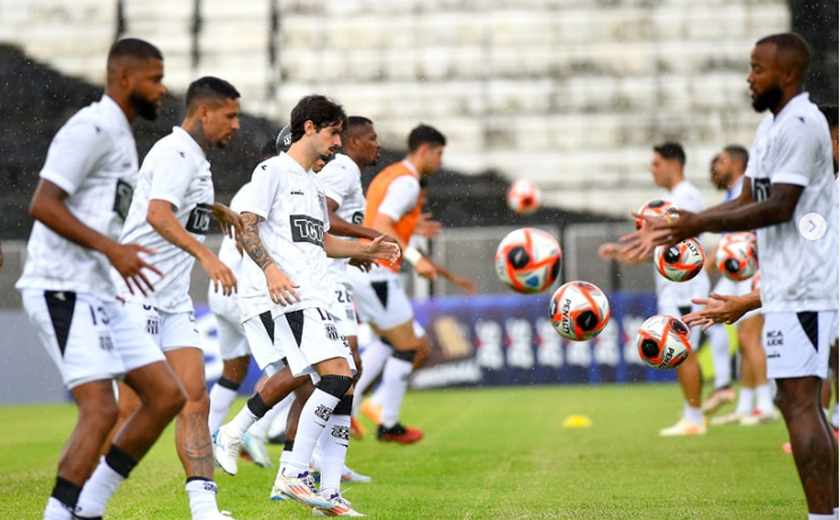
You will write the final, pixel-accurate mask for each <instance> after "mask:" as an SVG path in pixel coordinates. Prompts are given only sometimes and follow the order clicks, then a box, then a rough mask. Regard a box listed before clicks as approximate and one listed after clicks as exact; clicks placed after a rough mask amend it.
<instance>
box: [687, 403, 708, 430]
mask: <svg viewBox="0 0 840 520" xmlns="http://www.w3.org/2000/svg"><path fill="white" fill-rule="evenodd" d="M683 417H685V418H686V419H688V420H689V421H691V422H693V423H694V424H698V425H700V424H703V421H704V420H705V418H704V417H703V409H702V408H695V407H693V406H689V404H688V401H683Z"/></svg>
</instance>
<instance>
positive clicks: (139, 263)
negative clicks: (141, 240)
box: [104, 243, 163, 296]
mask: <svg viewBox="0 0 840 520" xmlns="http://www.w3.org/2000/svg"><path fill="white" fill-rule="evenodd" d="M104 253H105V256H106V257H107V258H108V261H109V262H111V265H113V266H114V269H116V270H117V272H118V273H120V276H122V278H123V280H125V285H126V287H128V290H129V292H131V294H134V288H135V287H136V288H137V290H139V291H140V293H141V294H142V295H143V296H148V294H147V292H146V291H148V292H154V291H155V288H154V286H153V285H152V283H151V282H149V279H148V278H146V274H145V273H143V270H144V269H148V270H150V271H152V272H154V273H156V274H157V275H158V276H160V277H161V278H163V273H162V272H161V271H160V270H159V269H158V268H157V267H155V266H153V265H151V264H150V263H148V262H146V261H144V260H143V259H142V258H140V253H145V254H147V255H153V254H155V251H153V250H151V249H148V248H145V247H143V246H140V245H137V244H117V243H114V245H113V247H110V248H108V249H107V250H105V251H104Z"/></svg>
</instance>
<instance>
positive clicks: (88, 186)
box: [16, 95, 138, 300]
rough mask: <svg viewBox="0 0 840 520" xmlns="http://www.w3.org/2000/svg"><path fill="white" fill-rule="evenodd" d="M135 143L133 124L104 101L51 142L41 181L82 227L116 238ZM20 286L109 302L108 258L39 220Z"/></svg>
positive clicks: (133, 170)
mask: <svg viewBox="0 0 840 520" xmlns="http://www.w3.org/2000/svg"><path fill="white" fill-rule="evenodd" d="M137 163H138V161H137V145H136V144H135V142H134V135H133V134H132V132H131V125H130V124H129V122H128V118H127V117H126V116H125V113H124V112H123V111H122V109H120V107H119V106H118V105H117V103H116V102H115V101H114V100H113V99H111V98H110V97H108V96H107V95H105V96H102V99H101V100H100V101H98V102H96V103H93V104H91V105H90V106H88V107H85V108H83V109H81V110H80V111H79V112H77V113H76V114H75V115H74V116H73V117H71V118H70V120H69V121H67V123H65V124H64V126H63V127H61V129H60V130H59V131H58V133H57V134H56V135H55V137H54V138H53V140H52V143H50V148H49V151H48V152H47V159H46V162H45V163H44V166H43V168H42V169H41V173H40V178H41V179H44V180H47V181H49V182H51V183H53V184H55V185H56V186H58V187H59V188H61V189H62V190H64V191H65V192H66V193H67V194H68V197H67V198H66V199H64V204H65V206H67V209H68V210H69V211H70V213H72V214H73V215H74V216H75V217H76V218H77V219H79V220H80V221H81V222H82V223H83V224H84V225H86V226H87V227H89V228H91V229H93V230H94V231H96V232H98V233H101V234H102V235H104V236H106V237H108V238H110V239H112V240H117V239H118V238H119V236H120V232H121V231H122V227H123V222H124V220H125V217H126V214H127V212H128V206H129V204H130V203H131V193H132V190H133V189H134V184H135V182H136V180H137ZM26 252H27V257H26V264H25V265H24V268H23V276H22V277H21V278H20V280H18V282H17V285H16V287H17V288H18V289H24V288H33V289H49V290H53V291H68V292H80V293H89V294H92V295H95V296H97V297H99V298H101V299H103V300H109V299H113V298H114V297H115V296H116V294H117V289H116V287H115V286H114V283H113V282H112V281H111V277H110V274H109V272H110V269H111V264H110V262H108V259H107V257H106V256H105V255H103V254H101V253H98V252H96V251H94V250H92V249H88V248H86V247H82V246H80V245H78V244H75V243H73V242H71V241H69V240H67V239H65V238H64V237H62V236H61V235H59V234H58V233H55V232H54V231H52V230H51V229H49V228H48V227H47V226H45V225H44V224H43V223H41V222H38V221H36V222H35V224H34V226H33V227H32V234H31V235H30V236H29V242H28V243H27V249H26Z"/></svg>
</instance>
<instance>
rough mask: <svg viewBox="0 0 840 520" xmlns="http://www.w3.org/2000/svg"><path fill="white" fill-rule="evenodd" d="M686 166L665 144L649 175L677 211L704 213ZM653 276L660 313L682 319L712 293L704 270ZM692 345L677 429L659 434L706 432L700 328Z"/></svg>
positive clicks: (618, 250)
mask: <svg viewBox="0 0 840 520" xmlns="http://www.w3.org/2000/svg"><path fill="white" fill-rule="evenodd" d="M684 167H685V152H684V151H683V147H682V145H680V144H679V143H663V144H660V145H657V146H654V147H653V159H652V161H651V164H650V172H651V174H652V175H653V180H654V182H655V183H656V185H657V186H659V187H660V188H665V189H666V190H668V193H667V194H666V195H665V196H664V197H663V198H664V199H666V200H668V201H670V202H673V203H674V204H675V205H676V206H677V207H678V208H683V209H689V210H693V211H702V210H703V208H704V207H705V204H704V202H703V197H702V195H701V194H700V190H698V189H697V188H696V187H695V186H694V185H693V184H691V183H690V182H689V181H688V180H687V179H686V178H685V174H684V172H683V168H684ZM598 254H599V255H601V257H602V258H604V259H606V260H618V261H621V262H625V263H629V264H634V263H639V262H641V261H642V260H643V259H645V258H647V257H648V255H646V256H644V257H641V258H628V256H627V255H625V254H623V253H622V247H621V246H620V245H619V244H615V243H608V244H604V245H602V246H601V247H600V249H599V250H598ZM653 277H654V280H655V282H656V306H657V312H658V313H659V314H667V315H669V316H676V317H682V316H684V315H686V314H688V313H689V312H691V311H692V310H699V308H698V309H692V303H691V299H692V298H702V297H703V296H705V295H707V294H708V293H709V276H708V275H707V274H706V271H705V270H704V271H701V272H700V274H698V275H697V276H695V277H694V278H692V279H691V280H689V281H687V282H679V283H677V282H672V281H670V280H668V279H667V278H665V277H664V276H662V275H660V274H659V273H658V272H656V271H655V272H654V275H653ZM691 343H692V350H691V352H690V353H689V356H688V358H687V359H686V360H685V361H684V362H683V363H682V364H681V365H680V366H678V367H677V369H676V370H677V377H678V378H679V381H680V386H681V387H682V391H683V396H684V398H685V401H684V403H683V415H682V418H681V419H680V420H679V421H678V422H677V423H676V424H675V425H674V426H671V427H669V428H665V429H663V430H660V432H659V434H660V435H663V436H672V435H703V434H705V433H706V419H705V417H704V416H703V410H702V408H701V406H700V401H701V389H702V380H701V378H700V364H699V363H698V362H697V354H696V350H697V347H698V346H699V344H700V330H699V328H695V329H694V330H693V331H692V333H691Z"/></svg>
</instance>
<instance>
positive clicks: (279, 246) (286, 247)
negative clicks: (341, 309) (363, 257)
mask: <svg viewBox="0 0 840 520" xmlns="http://www.w3.org/2000/svg"><path fill="white" fill-rule="evenodd" d="M246 194H247V195H246V196H245V197H243V199H244V200H243V201H242V207H241V212H242V213H246V212H248V213H253V214H255V215H257V216H259V217H262V218H263V219H264V221H262V222H260V223H259V227H258V230H259V235H260V241H261V242H262V244H263V246H264V247H265V249H266V252H267V253H268V255H269V256H270V257H271V259H272V260H273V261H274V263H275V264H277V267H279V268H280V270H281V271H283V272H284V273H285V274H286V275H287V276H288V277H289V278H290V279H291V280H292V282H294V283H295V284H297V285H299V286H300V287H299V288H298V289H296V292H297V293H298V295H299V296H300V298H301V301H300V302H295V303H294V304H292V305H289V306H286V307H283V306H282V305H278V304H275V303H273V302H272V303H271V313H272V316H274V317H276V316H278V315H281V314H284V313H286V312H291V311H296V310H299V309H306V308H310V307H323V308H326V307H328V306H329V304H330V301H331V298H332V294H333V293H332V290H333V285H334V283H335V278H333V277H332V276H331V275H329V272H328V271H329V260H328V259H327V253H326V251H325V249H324V233H325V232H326V231H327V230H328V229H329V226H330V220H329V214H328V212H327V197H326V195H325V194H324V187H323V185H322V184H321V181H320V180H319V179H318V178H317V177H316V175H315V174H314V173H313V172H312V171H309V172H306V171H304V170H303V167H302V166H301V165H300V164H298V162H297V161H295V160H294V159H292V158H291V157H289V155H288V154H286V153H281V154H280V155H278V156H276V157H272V158H270V159H267V160H265V161H263V162H262V163H260V164H259V165H258V166H257V168H256V169H255V170H254V174H253V176H252V177H251V188H250V189H249V190H248V191H247V192H246ZM241 274H242V278H243V285H244V286H247V285H255V286H261V287H262V294H263V295H265V296H267V294H266V293H267V287H266V280H265V275H264V274H263V272H262V270H261V269H260V268H259V266H257V265H256V264H255V263H254V261H253V260H251V258H250V257H248V258H247V259H245V261H244V262H243V265H242V273H241ZM263 304H264V299H257V298H254V297H253V294H251V293H250V292H243V293H241V294H240V295H239V310H240V314H241V318H242V321H245V320H247V319H250V318H252V317H254V316H256V315H258V314H260V313H261V312H264V311H265V308H264V307H263Z"/></svg>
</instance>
